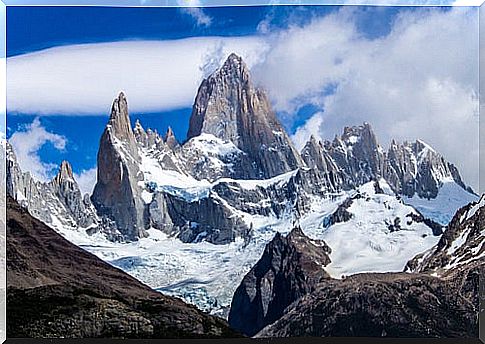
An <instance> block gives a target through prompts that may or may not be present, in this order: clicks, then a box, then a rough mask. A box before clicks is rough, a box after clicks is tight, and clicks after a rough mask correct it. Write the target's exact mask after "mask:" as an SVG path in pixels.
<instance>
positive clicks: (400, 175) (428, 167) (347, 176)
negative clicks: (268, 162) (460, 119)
mask: <svg viewBox="0 0 485 344" xmlns="http://www.w3.org/2000/svg"><path fill="white" fill-rule="evenodd" d="M302 158H303V160H304V161H305V163H306V164H307V166H309V167H312V168H316V169H317V170H318V171H319V172H320V173H322V174H323V178H324V179H326V180H328V182H327V184H328V185H329V186H330V187H333V188H334V189H339V188H342V189H353V188H355V187H358V186H360V185H363V184H365V183H367V182H369V181H373V180H378V179H379V178H384V179H385V180H386V181H387V182H388V183H389V185H390V186H391V188H392V190H393V191H394V192H395V193H396V194H398V195H404V196H408V197H413V196H414V195H417V196H419V197H421V198H427V199H431V198H436V197H437V195H438V192H439V189H440V188H441V186H442V185H443V183H445V182H455V183H456V184H458V185H459V186H460V187H461V188H463V189H464V190H466V191H467V192H469V193H472V194H473V190H471V188H470V187H467V186H466V185H465V184H464V183H463V181H462V179H461V176H460V174H459V172H458V170H457V168H456V167H455V166H454V165H453V164H451V163H450V162H448V161H446V160H445V159H444V158H443V156H442V155H441V154H439V153H438V152H436V151H435V150H433V148H431V147H430V146H429V145H427V144H426V143H424V142H423V141H421V140H417V141H416V142H414V143H410V142H404V143H403V144H399V143H397V142H396V141H395V140H393V141H392V142H391V145H390V146H389V150H388V151H387V152H385V151H384V149H383V148H382V147H381V146H380V145H379V143H378V141H377V138H376V135H375V134H374V132H373V130H372V127H371V126H370V124H368V123H364V124H363V125H361V126H355V127H346V128H344V132H343V134H342V135H341V136H336V137H335V139H334V140H333V141H332V142H330V141H325V142H323V143H321V142H317V140H316V139H315V138H314V137H313V136H312V137H311V138H310V140H309V141H308V142H307V144H306V145H305V147H304V148H303V150H302ZM330 190H332V189H331V188H330Z"/></svg>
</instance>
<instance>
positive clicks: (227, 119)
mask: <svg viewBox="0 0 485 344" xmlns="http://www.w3.org/2000/svg"><path fill="white" fill-rule="evenodd" d="M201 134H210V135H214V136H215V137H217V138H219V139H221V140H224V141H229V142H232V143H234V145H235V146H236V147H237V148H239V149H240V150H241V151H242V153H243V156H242V157H241V162H240V163H239V166H237V168H235V169H234V171H233V174H232V175H231V177H234V178H237V179H265V178H271V177H274V176H276V175H279V174H282V173H285V172H288V171H291V170H294V169H296V168H297V167H300V166H302V165H303V164H302V160H301V157H300V155H299V154H298V151H297V150H296V149H295V147H294V146H293V143H292V142H291V140H290V139H289V137H288V135H287V133H286V131H285V130H284V128H283V126H282V125H281V124H280V122H279V121H278V119H277V118H276V114H275V112H274V111H273V110H272V108H271V105H270V102H269V100H268V98H267V96H266V94H265V93H264V92H263V91H262V90H261V89H258V88H255V87H254V85H253V83H252V81H251V76H250V73H249V69H248V67H247V66H246V64H245V63H244V61H243V60H242V58H241V57H239V56H237V55H235V54H231V55H230V56H229V57H228V58H227V60H226V62H225V63H224V65H223V66H222V68H221V69H220V70H218V71H217V72H215V73H214V74H212V75H211V76H209V77H208V78H207V79H205V80H204V81H203V82H202V84H201V86H200V87H199V91H198V93H197V97H196V99H195V103H194V107H193V111H192V116H191V118H190V125H189V131H188V133H187V137H188V138H189V139H191V138H193V137H196V136H199V135H201Z"/></svg>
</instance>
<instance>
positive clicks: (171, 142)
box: [164, 127, 179, 148]
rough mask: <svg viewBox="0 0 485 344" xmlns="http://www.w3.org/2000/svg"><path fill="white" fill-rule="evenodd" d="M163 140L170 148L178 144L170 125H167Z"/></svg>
mask: <svg viewBox="0 0 485 344" xmlns="http://www.w3.org/2000/svg"><path fill="white" fill-rule="evenodd" d="M164 141H165V143H166V144H167V145H168V146H169V147H170V148H175V147H178V146H179V142H178V141H177V138H176V137H175V133H174V132H173V130H172V127H168V129H167V133H166V134H165V140H164Z"/></svg>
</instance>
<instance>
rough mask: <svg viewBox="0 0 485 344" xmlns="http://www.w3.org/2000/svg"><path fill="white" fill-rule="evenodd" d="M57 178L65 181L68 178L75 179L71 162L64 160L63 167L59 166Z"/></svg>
mask: <svg viewBox="0 0 485 344" xmlns="http://www.w3.org/2000/svg"><path fill="white" fill-rule="evenodd" d="M55 179H56V180H57V181H65V180H68V179H74V176H73V173H72V167H71V164H70V163H69V162H68V161H66V160H64V161H62V163H61V167H60V168H59V172H58V173H57V175H56V177H55Z"/></svg>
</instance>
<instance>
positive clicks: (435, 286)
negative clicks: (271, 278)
mask: <svg viewBox="0 0 485 344" xmlns="http://www.w3.org/2000/svg"><path fill="white" fill-rule="evenodd" d="M483 203H485V202H483ZM479 205H482V207H479ZM484 210H485V208H484V207H483V204H482V203H474V204H470V205H468V206H466V207H464V208H462V209H461V210H459V211H458V212H457V214H456V215H455V217H454V218H453V220H452V222H451V225H450V228H448V229H447V231H446V232H445V235H443V237H442V239H441V240H440V242H439V244H438V245H437V247H436V248H434V249H433V250H430V253H429V254H426V255H425V257H424V259H423V257H422V255H419V256H417V257H416V258H415V259H413V260H412V261H411V262H410V263H409V264H408V270H410V269H413V271H419V272H415V273H404V272H403V273H382V274H373V273H368V274H357V275H353V276H350V277H347V278H344V279H342V280H337V279H333V278H325V277H324V278H321V279H313V283H311V285H310V286H309V287H307V288H305V289H301V291H302V292H303V291H304V290H307V292H306V293H304V292H303V293H302V294H303V295H300V296H299V297H298V298H296V299H295V301H294V302H293V303H292V304H291V305H288V307H287V308H286V309H285V311H284V314H283V312H282V311H281V307H280V305H274V304H272V303H268V305H269V307H268V308H267V309H266V310H265V313H266V314H274V313H277V314H280V318H279V319H278V320H276V321H274V322H273V323H271V324H268V325H267V326H266V327H264V328H263V329H262V330H261V331H259V332H258V333H257V335H256V336H257V337H290V336H370V337H380V336H389V337H477V336H478V317H477V315H478V312H479V310H480V308H479V304H480V299H479V280H480V276H483V274H484V273H485V257H484V254H483V252H484V251H483V250H484V247H485V245H484V242H485V236H484V235H483V231H484V230H485V224H484V223H483V221H484V220H483V214H482V212H483V211H484ZM465 231H466V233H469V234H468V235H467V237H466V241H465V242H463V244H462V246H461V247H459V248H458V249H457V250H456V252H455V253H457V254H456V255H453V256H452V257H449V256H446V255H444V253H443V252H447V251H448V249H449V248H450V247H451V246H453V244H452V243H454V242H456V238H458V237H459V236H460V235H462V234H463V233H464V232H465ZM446 233H448V234H446ZM300 238H301V240H302V241H306V242H307V243H309V242H311V241H310V239H309V238H307V237H305V236H304V235H301V236H300ZM274 241H275V242H278V243H280V242H281V246H282V247H283V248H279V250H278V252H283V251H285V250H287V249H288V248H289V247H290V246H291V243H289V242H285V241H282V240H281V239H280V238H275V240H274ZM272 246H274V244H269V245H268V246H267V248H266V250H265V254H264V255H263V257H262V258H261V260H260V261H258V263H257V264H256V266H255V268H256V267H258V266H260V265H263V266H265V265H267V263H266V261H267V260H268V259H269V258H268V257H271V255H270V254H269V253H270V252H273V251H274V249H273V248H272ZM307 252H308V250H302V254H303V255H305V254H306V255H307V257H308V259H314V258H312V254H311V253H307ZM278 257H279V256H276V259H274V261H275V262H277V264H281V265H282V266H281V267H280V269H281V270H282V271H287V270H289V269H291V271H297V270H299V269H301V267H299V266H298V264H301V263H296V262H295V261H291V262H290V261H284V260H281V261H280V260H278ZM450 261H452V262H453V263H454V265H452V266H450V265H449V263H450ZM295 264H296V265H295ZM253 270H254V269H253ZM253 270H252V271H251V272H250V273H248V275H247V276H245V278H244V279H243V282H242V283H241V285H240V287H239V288H238V291H239V293H238V292H236V293H235V295H234V299H233V304H232V305H233V307H234V312H235V313H236V311H238V312H239V310H243V311H244V312H245V313H244V317H243V316H239V314H238V313H236V314H238V316H236V317H232V318H231V317H230V318H229V321H230V323H231V324H232V325H233V326H235V327H238V326H239V327H238V328H240V329H241V330H242V331H243V332H244V333H246V334H249V335H253V334H254V332H255V330H256V331H257V327H258V325H260V324H261V323H262V322H261V321H259V322H257V321H255V320H253V321H251V322H248V323H244V321H243V320H242V319H259V318H260V317H261V314H262V307H261V306H259V307H255V304H256V305H258V304H257V303H254V302H252V301H251V300H250V298H249V297H248V294H249V293H248V292H246V294H244V293H243V291H245V290H246V291H247V290H249V291H252V294H253V295H258V298H257V300H272V298H273V297H274V295H278V294H280V293H284V292H285V288H282V287H280V286H277V285H276V284H273V285H272V288H270V289H268V288H263V287H262V283H261V282H260V281H259V280H258V279H256V278H255V277H254V275H255V272H254V271H253ZM322 270H324V269H323V268H322ZM305 271H306V273H307V274H308V276H307V280H308V281H311V277H312V274H314V273H315V271H313V270H305ZM436 272H438V273H439V274H438V275H435V274H436ZM319 273H320V274H322V273H323V274H325V272H324V271H323V272H319ZM288 275H289V276H291V274H288ZM285 276H286V275H285ZM320 276H321V275H320ZM290 281H291V280H290ZM290 281H287V282H286V283H289V282H290ZM285 306H286V305H285ZM231 312H233V310H232V309H231ZM241 324H242V325H241ZM248 324H257V325H256V326H254V327H252V328H251V327H250V326H249V325H248Z"/></svg>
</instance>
